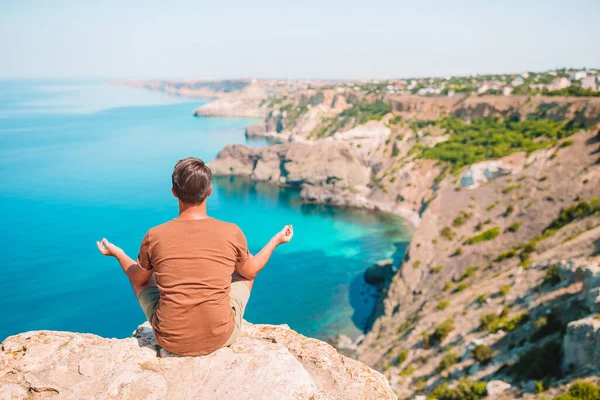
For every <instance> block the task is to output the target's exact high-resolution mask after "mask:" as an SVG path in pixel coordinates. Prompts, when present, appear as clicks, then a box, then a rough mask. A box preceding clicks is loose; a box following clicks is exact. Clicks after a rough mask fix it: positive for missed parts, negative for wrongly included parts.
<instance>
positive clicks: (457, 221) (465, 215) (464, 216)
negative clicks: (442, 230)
mask: <svg viewBox="0 0 600 400" xmlns="http://www.w3.org/2000/svg"><path fill="white" fill-rule="evenodd" d="M472 216H473V213H469V212H465V211H461V212H460V214H459V215H458V217H456V218H454V221H452V226H453V227H455V228H458V227H459V226H463V225H464V224H465V223H466V222H467V221H468V220H469V218H471V217H472Z"/></svg>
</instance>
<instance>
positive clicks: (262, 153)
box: [209, 141, 371, 188]
mask: <svg viewBox="0 0 600 400" xmlns="http://www.w3.org/2000/svg"><path fill="white" fill-rule="evenodd" d="M209 166H210V168H211V170H212V172H213V174H214V175H237V176H247V177H251V178H253V179H256V180H261V181H273V182H280V183H287V184H291V185H302V184H305V183H306V184H311V185H316V186H330V187H332V188H333V187H337V188H348V187H353V186H357V185H365V184H366V183H368V182H369V180H370V178H371V169H370V168H369V167H368V166H367V165H364V164H363V163H361V162H360V160H359V159H358V158H357V156H356V155H355V154H354V153H353V152H352V151H351V150H350V149H349V146H348V145H347V144H345V143H339V142H325V141H322V142H317V143H314V144H308V143H290V144H281V145H276V146H269V147H265V148H258V149H257V148H248V147H246V146H243V145H233V146H226V147H225V148H224V149H223V150H221V151H220V152H219V154H218V155H217V158H215V159H214V160H213V161H211V162H210V163H209Z"/></svg>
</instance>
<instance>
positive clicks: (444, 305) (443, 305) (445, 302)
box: [435, 300, 450, 310]
mask: <svg viewBox="0 0 600 400" xmlns="http://www.w3.org/2000/svg"><path fill="white" fill-rule="evenodd" d="M449 305H450V302H449V301H448V300H442V301H440V302H439V303H438V305H437V306H436V307H435V308H437V309H438V310H445V309H446V308H448V306H449Z"/></svg>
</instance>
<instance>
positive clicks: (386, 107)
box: [202, 88, 600, 399]
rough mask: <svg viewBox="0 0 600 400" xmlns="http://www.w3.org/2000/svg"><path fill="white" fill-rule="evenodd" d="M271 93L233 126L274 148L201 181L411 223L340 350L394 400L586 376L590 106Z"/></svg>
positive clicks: (594, 131)
mask: <svg viewBox="0 0 600 400" xmlns="http://www.w3.org/2000/svg"><path fill="white" fill-rule="evenodd" d="M284 89H285V88H278V89H277V90H275V91H274V92H273V93H270V94H268V96H267V97H266V98H265V99H263V100H261V101H260V102H259V103H258V104H259V107H260V108H261V109H263V110H264V111H265V114H264V115H265V118H264V120H263V121H261V122H259V123H257V124H256V125H253V126H251V127H248V129H247V131H246V134H247V136H248V137H251V136H257V137H267V138H269V139H271V140H273V141H274V142H277V143H278V144H276V145H272V146H267V147H264V148H260V149H256V148H247V147H245V146H241V145H236V146H227V147H226V148H225V149H223V151H221V152H220V153H219V155H218V156H217V158H216V159H215V160H213V161H212V162H211V163H210V166H211V169H212V170H213V172H214V174H215V175H238V176H244V177H247V178H249V179H254V180H262V181H268V182H273V183H274V184H281V185H293V186H298V187H300V188H301V189H302V190H301V196H302V198H303V199H304V200H305V201H307V202H316V203H322V204H331V205H338V206H345V207H358V208H366V209H372V210H381V211H387V212H392V213H396V214H399V215H401V216H403V217H404V218H405V219H406V220H407V221H408V222H409V223H410V224H411V225H413V227H414V228H415V230H414V234H413V237H412V240H411V244H410V246H409V247H408V249H407V251H406V254H405V257H404V260H403V261H402V263H401V264H400V265H392V266H387V264H385V263H384V264H385V265H386V267H385V268H386V269H385V271H379V270H375V271H373V270H372V268H371V269H370V270H369V271H368V275H369V276H370V277H371V278H372V277H373V276H375V277H376V278H377V279H376V280H377V285H378V286H379V287H380V288H381V289H382V293H381V297H380V301H379V303H378V305H377V307H376V309H375V312H374V313H373V315H372V319H371V324H370V329H369V332H367V334H366V336H365V338H364V339H363V340H362V341H361V342H360V343H359V344H358V346H355V344H354V343H353V344H352V346H351V347H352V348H351V349H350V348H349V349H345V350H348V351H349V353H351V354H353V355H354V356H355V357H357V358H358V359H359V360H360V361H363V362H365V363H366V364H368V365H370V366H372V367H374V368H376V369H378V370H380V371H382V372H384V373H385V376H386V377H387V378H388V380H389V381H390V383H391V385H392V388H393V389H394V390H395V391H396V393H397V394H398V395H399V396H400V397H401V398H410V397H412V396H418V395H421V393H424V394H428V395H430V396H431V397H432V398H443V399H446V398H448V399H450V398H451V399H455V398H461V397H456V396H458V394H457V393H471V394H472V396H471V397H464V398H473V399H475V398H481V397H482V396H483V394H482V393H487V394H488V395H490V396H491V397H494V398H505V399H513V398H521V397H524V398H535V397H539V398H542V397H543V396H545V397H546V398H551V397H552V396H554V395H556V394H560V393H564V392H565V391H566V390H567V389H568V387H569V386H570V385H571V383H572V382H573V381H574V380H575V379H577V378H579V377H586V376H590V375H592V376H593V375H597V373H595V372H594V371H597V370H598V369H599V368H600V365H598V362H599V360H600V357H599V356H598V355H599V354H600V353H598V351H599V346H600V340H599V339H598V338H599V336H598V335H599V334H600V333H599V327H600V325H599V324H598V321H599V320H600V319H599V318H600V317H598V313H599V312H600V268H599V267H598V263H599V259H598V258H599V256H600V203H599V202H598V200H597V199H598V198H600V134H599V133H598V123H599V122H600V98H593V97H592V98H577V97H557V96H552V97H547V96H454V97H444V96H437V97H436V96H434V97H424V96H412V95H388V94H381V95H376V94H373V93H371V94H366V95H365V94H361V95H359V94H357V93H355V92H353V91H351V90H346V89H344V90H333V89H327V88H310V89H307V90H296V91H288V92H285V90H284ZM338 89H339V88H338ZM202 109H204V107H203V108H202ZM382 265H383V264H382ZM388 267H391V268H388ZM346 342H348V341H346ZM338 346H339V347H340V348H341V347H343V346H342V345H340V344H338ZM592 381H593V382H596V381H597V379H596V380H594V379H592ZM446 383H448V385H447V384H446ZM540 391H541V392H543V393H539V394H536V393H538V392H540ZM474 393H479V394H478V395H477V396H476V395H475V394H474ZM453 396H454V397H453ZM478 396H479V397H478Z"/></svg>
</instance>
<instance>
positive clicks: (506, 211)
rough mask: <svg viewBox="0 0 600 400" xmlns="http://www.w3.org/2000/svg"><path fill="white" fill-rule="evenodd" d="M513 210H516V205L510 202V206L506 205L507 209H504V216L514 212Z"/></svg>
mask: <svg viewBox="0 0 600 400" xmlns="http://www.w3.org/2000/svg"><path fill="white" fill-rule="evenodd" d="M513 211H515V207H514V206H513V205H512V204H510V205H509V206H508V207H506V210H505V211H504V218H506V217H508V216H509V215H510V214H512V213H513Z"/></svg>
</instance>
